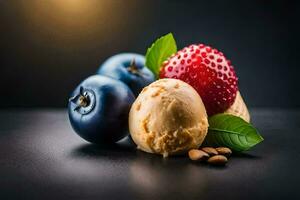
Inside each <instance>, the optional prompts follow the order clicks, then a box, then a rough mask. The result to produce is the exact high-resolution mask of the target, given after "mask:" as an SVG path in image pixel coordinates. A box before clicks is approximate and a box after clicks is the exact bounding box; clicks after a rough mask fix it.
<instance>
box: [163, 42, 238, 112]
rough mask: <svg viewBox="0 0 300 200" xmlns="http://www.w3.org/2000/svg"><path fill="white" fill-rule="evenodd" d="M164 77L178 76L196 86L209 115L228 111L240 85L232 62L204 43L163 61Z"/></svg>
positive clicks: (177, 77) (185, 49) (186, 48)
mask: <svg viewBox="0 0 300 200" xmlns="http://www.w3.org/2000/svg"><path fill="white" fill-rule="evenodd" d="M160 78H175V79H180V80H182V81H185V82H186V83H188V84H190V85H191V86H193V87H194V88H195V89H196V91H197V92H198V93H199V95H200V96H201V98H202V101H203V103H204V105H205V107H206V111H207V113H208V115H213V114H216V113H221V112H224V111H225V110H226V109H228V108H229V107H230V106H231V105H232V104H233V102H234V100H235V97H236V94H237V91H238V86H237V80H238V78H237V77H236V74H235V71H234V69H233V67H232V65H231V62H230V61H229V60H227V59H226V58H225V56H224V55H223V53H221V52H219V51H218V50H217V49H212V48H211V47H209V46H205V45H203V44H199V45H190V46H189V47H185V48H184V49H182V50H180V51H178V52H177V53H176V54H175V55H173V56H171V57H170V58H169V59H168V60H167V61H165V62H164V63H163V66H162V68H161V69H160Z"/></svg>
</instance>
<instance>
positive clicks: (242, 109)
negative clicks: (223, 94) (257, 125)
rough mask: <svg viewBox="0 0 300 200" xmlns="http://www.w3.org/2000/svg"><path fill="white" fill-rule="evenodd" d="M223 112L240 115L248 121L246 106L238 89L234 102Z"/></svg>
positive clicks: (248, 115)
mask: <svg viewBox="0 0 300 200" xmlns="http://www.w3.org/2000/svg"><path fill="white" fill-rule="evenodd" d="M225 113H227V114H231V115H234V116H237V117H240V118H242V119H243V120H245V121H246V122H250V114H249V111H248V108H247V106H246V104H245V102H244V100H243V97H242V95H241V93H240V92H239V91H238V92H237V95H236V97H235V100H234V103H233V104H232V105H231V106H230V108H228V109H227V110H226V111H225Z"/></svg>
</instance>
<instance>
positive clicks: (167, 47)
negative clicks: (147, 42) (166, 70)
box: [146, 33, 177, 77]
mask: <svg viewBox="0 0 300 200" xmlns="http://www.w3.org/2000/svg"><path fill="white" fill-rule="evenodd" d="M176 52H177V46H176V41H175V39H174V37H173V34H172V33H168V34H167V35H165V36H162V37H161V38H159V39H157V40H156V41H155V42H154V43H153V44H152V45H151V47H149V48H148V50H147V53H146V66H147V67H148V68H149V69H150V70H151V71H152V72H153V73H154V75H155V76H156V77H158V74H159V70H160V67H161V65H162V63H163V62H164V61H165V60H167V58H169V57H170V56H171V55H172V54H174V53H176Z"/></svg>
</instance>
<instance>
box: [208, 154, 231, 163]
mask: <svg viewBox="0 0 300 200" xmlns="http://www.w3.org/2000/svg"><path fill="white" fill-rule="evenodd" d="M227 161H228V160H227V158H226V157H225V156H223V155H216V156H212V157H210V158H209V159H208V160H207V162H208V163H209V164H213V165H225V164H226V163H227Z"/></svg>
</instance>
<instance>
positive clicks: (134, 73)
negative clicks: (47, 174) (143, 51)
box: [97, 53, 155, 96]
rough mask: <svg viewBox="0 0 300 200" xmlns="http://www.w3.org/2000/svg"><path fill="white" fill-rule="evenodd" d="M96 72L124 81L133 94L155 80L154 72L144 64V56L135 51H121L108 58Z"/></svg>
mask: <svg viewBox="0 0 300 200" xmlns="http://www.w3.org/2000/svg"><path fill="white" fill-rule="evenodd" d="M97 73H98V74H100V75H104V76H109V77H111V78H114V79H118V80H120V81H122V82H124V83H125V84H127V85H128V87H129V88H130V89H131V90H132V92H133V93H134V95H135V96H137V95H138V94H139V93H140V91H141V90H142V89H143V88H144V87H145V86H147V85H149V84H150V83H152V82H153V81H155V76H154V74H153V73H152V72H151V71H150V70H149V69H148V68H147V67H146V66H145V57H144V56H142V55H140V54H136V53H121V54H117V55H115V56H112V57H110V58H108V59H107V60H106V61H105V62H104V63H103V64H102V65H101V66H100V68H99V70H98V72H97Z"/></svg>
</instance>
